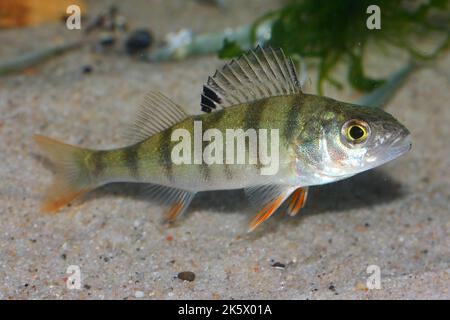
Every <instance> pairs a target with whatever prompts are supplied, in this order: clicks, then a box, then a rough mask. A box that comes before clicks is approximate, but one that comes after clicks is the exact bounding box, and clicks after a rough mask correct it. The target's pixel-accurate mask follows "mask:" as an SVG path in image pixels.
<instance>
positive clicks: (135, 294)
mask: <svg viewBox="0 0 450 320" xmlns="http://www.w3.org/2000/svg"><path fill="white" fill-rule="evenodd" d="M134 296H135V297H136V298H143V297H144V292H142V291H135V292H134Z"/></svg>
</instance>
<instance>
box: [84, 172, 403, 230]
mask: <svg viewBox="0 0 450 320" xmlns="http://www.w3.org/2000/svg"><path fill="white" fill-rule="evenodd" d="M406 193H407V190H406V188H405V187H404V186H403V185H402V184H401V183H399V182H398V181H396V180H394V179H392V178H391V177H390V176H389V175H387V174H386V173H384V172H383V171H381V170H371V171H367V172H363V173H361V174H358V175H356V176H354V177H352V178H349V179H346V180H342V181H338V182H334V183H330V184H326V185H321V186H314V187H311V188H310V189H309V195H308V200H307V202H306V206H305V207H304V208H303V209H302V212H301V215H300V217H305V216H310V215H316V214H322V213H333V212H344V211H348V210H353V209H358V208H370V207H373V206H376V205H380V204H385V203H389V202H392V201H394V200H397V199H399V198H401V197H403V196H404V195H405V194H406ZM112 196H123V197H129V198H132V199H136V200H139V201H145V202H148V203H149V204H150V205H151V204H161V203H162V202H161V199H160V198H155V197H154V196H153V194H152V193H151V192H149V191H148V185H146V184H139V183H112V184H108V185H106V186H103V187H101V188H99V189H97V190H95V191H93V192H91V193H89V194H88V195H86V196H85V200H87V201H89V199H90V198H98V197H112ZM289 202H290V201H289V199H288V200H287V201H286V202H285V203H284V204H283V206H282V207H281V208H280V209H279V212H278V213H280V212H284V211H285V210H284V209H285V208H286V207H287V205H288V204H289ZM204 210H206V211H214V212H216V213H220V214H235V213H236V212H241V213H242V214H245V215H248V216H249V219H250V218H252V217H253V216H254V215H255V214H256V212H255V208H253V207H252V205H251V204H250V203H249V201H248V200H247V198H246V196H245V193H244V192H243V190H220V191H206V192H200V193H198V194H197V195H196V196H195V198H194V200H193V201H192V203H191V205H190V208H189V209H188V211H187V214H188V215H189V212H192V211H204ZM276 216H277V217H278V218H275V219H274V220H278V219H281V218H280V217H279V216H281V217H283V216H284V215H280V214H277V215H276ZM293 220H295V221H297V222H298V221H299V220H300V219H289V220H288V221H293Z"/></svg>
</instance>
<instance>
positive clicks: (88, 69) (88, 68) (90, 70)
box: [81, 65, 92, 74]
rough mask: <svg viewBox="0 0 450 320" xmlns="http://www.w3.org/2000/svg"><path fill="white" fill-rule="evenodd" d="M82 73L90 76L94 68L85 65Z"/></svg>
mask: <svg viewBox="0 0 450 320" xmlns="http://www.w3.org/2000/svg"><path fill="white" fill-rule="evenodd" d="M81 71H82V72H83V73H84V74H89V73H91V72H92V66H90V65H85V66H83V68H82V69H81Z"/></svg>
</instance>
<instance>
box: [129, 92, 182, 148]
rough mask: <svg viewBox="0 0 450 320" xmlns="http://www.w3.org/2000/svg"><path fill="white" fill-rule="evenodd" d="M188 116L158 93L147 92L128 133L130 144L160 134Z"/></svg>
mask: <svg viewBox="0 0 450 320" xmlns="http://www.w3.org/2000/svg"><path fill="white" fill-rule="evenodd" d="M187 117H188V115H187V114H186V113H185V112H184V111H183V110H182V109H181V107H180V106H178V105H177V104H175V103H174V102H173V101H172V100H170V99H169V98H167V97H166V96H165V95H163V94H162V93H160V92H149V93H148V94H147V95H146V96H145V98H144V101H143V103H142V104H141V106H140V108H139V111H138V113H137V115H136V120H135V122H134V124H133V126H132V127H131V129H130V130H129V132H128V138H129V140H131V142H134V143H137V142H140V141H143V140H145V139H147V138H148V137H150V136H152V135H154V134H155V133H158V132H161V131H163V130H165V129H167V128H169V127H171V126H173V125H174V124H176V123H178V122H180V121H182V120H184V119H186V118H187Z"/></svg>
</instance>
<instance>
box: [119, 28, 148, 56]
mask: <svg viewBox="0 0 450 320" xmlns="http://www.w3.org/2000/svg"><path fill="white" fill-rule="evenodd" d="M152 42H153V36H152V34H151V33H150V31H148V30H146V29H138V30H135V31H133V32H132V33H131V34H130V35H129V37H128V39H127V40H126V42H125V49H126V50H127V52H128V53H129V54H135V53H138V52H140V51H143V50H145V49H147V48H148V47H150V46H151V44H152Z"/></svg>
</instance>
